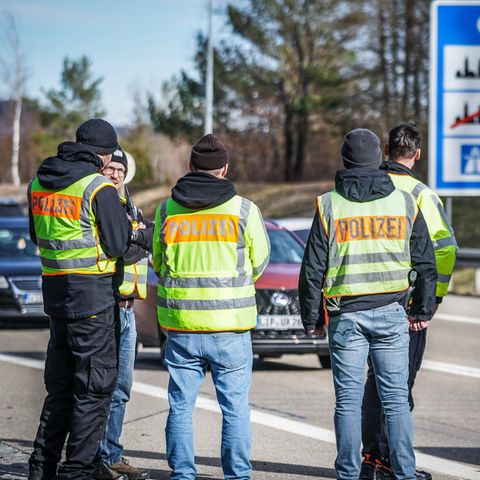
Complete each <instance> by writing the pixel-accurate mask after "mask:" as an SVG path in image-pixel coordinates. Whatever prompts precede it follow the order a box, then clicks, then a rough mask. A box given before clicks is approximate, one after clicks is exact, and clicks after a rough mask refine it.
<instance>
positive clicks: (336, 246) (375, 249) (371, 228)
mask: <svg viewBox="0 0 480 480" xmlns="http://www.w3.org/2000/svg"><path fill="white" fill-rule="evenodd" d="M318 211H319V215H320V219H321V221H322V223H323V226H324V228H325V231H326V232H327V234H328V241H329V258H328V269H327V272H326V275H325V281H324V287H323V289H324V294H325V297H341V296H350V295H369V294H374V293H387V292H395V291H402V290H406V289H407V288H408V273H409V272H410V270H411V266H410V237H411V234H412V228H413V223H414V221H415V217H416V214H417V208H416V206H415V203H414V199H413V198H412V196H411V195H410V194H408V193H406V192H402V191H401V190H394V191H393V192H392V193H391V194H390V195H389V196H388V197H385V198H381V199H378V200H374V201H371V202H364V203H357V202H350V201H348V200H346V199H345V198H344V197H342V196H341V195H339V194H338V193H337V192H335V191H333V192H329V193H326V194H325V195H322V196H321V197H318Z"/></svg>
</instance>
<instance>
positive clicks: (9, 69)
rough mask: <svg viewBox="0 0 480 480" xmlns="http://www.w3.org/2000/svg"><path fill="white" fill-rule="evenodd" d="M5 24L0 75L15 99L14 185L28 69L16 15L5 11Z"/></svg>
mask: <svg viewBox="0 0 480 480" xmlns="http://www.w3.org/2000/svg"><path fill="white" fill-rule="evenodd" d="M3 17H4V18H3V23H4V25H5V28H4V33H3V38H2V39H1V43H0V45H1V48H0V52H1V53H0V75H1V77H2V78H3V80H4V81H5V84H6V85H7V86H8V89H9V93H8V94H9V95H10V97H11V100H12V101H13V106H14V113H13V122H12V157H11V176H12V182H13V184H14V185H16V186H18V185H20V175H19V168H18V159H19V152H20V118H21V115H22V99H23V95H24V94H25V87H26V81H27V77H28V71H27V66H26V61H25V55H24V53H23V50H22V48H21V44H20V37H19V35H18V30H17V25H16V22H15V17H14V16H13V15H12V14H11V13H9V12H5V13H4V15H3Z"/></svg>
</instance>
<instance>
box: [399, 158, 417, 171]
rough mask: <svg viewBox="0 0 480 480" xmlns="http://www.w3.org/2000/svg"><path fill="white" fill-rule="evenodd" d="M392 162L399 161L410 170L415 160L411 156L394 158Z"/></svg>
mask: <svg viewBox="0 0 480 480" xmlns="http://www.w3.org/2000/svg"><path fill="white" fill-rule="evenodd" d="M394 162H397V163H400V164H401V165H403V166H404V167H407V168H409V169H410V170H412V169H413V167H414V165H415V160H414V159H413V158H398V159H396V160H394Z"/></svg>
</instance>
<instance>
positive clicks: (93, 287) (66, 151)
mask: <svg viewBox="0 0 480 480" xmlns="http://www.w3.org/2000/svg"><path fill="white" fill-rule="evenodd" d="M101 167H102V162H101V159H100V158H99V157H98V156H97V155H96V154H95V152H93V151H92V150H90V149H89V147H88V146H87V145H82V144H78V143H73V142H65V143H62V144H60V145H59V147H58V153H57V156H55V157H49V158H47V159H46V160H44V161H43V163H42V164H41V165H40V167H39V169H38V172H37V177H38V180H39V182H40V184H41V185H42V186H43V187H45V188H49V189H55V190H56V189H60V188H65V187H68V186H69V185H71V184H72V183H74V182H76V181H78V180H80V179H81V178H83V177H86V176H88V175H91V174H92V173H96V172H98V171H99V169H100V168H101ZM92 210H93V214H94V216H95V219H96V223H97V226H98V236H99V240H100V243H101V244H102V248H103V249H104V251H105V253H106V254H107V255H108V256H110V257H121V256H122V255H124V254H125V253H126V252H127V250H128V246H129V244H130V237H131V225H130V222H129V220H128V218H127V216H126V215H125V211H124V209H123V207H122V204H121V203H120V199H119V196H118V193H117V191H116V189H114V188H102V189H101V190H99V191H98V192H97V194H96V195H95V197H94V198H93V201H92ZM28 213H29V220H30V237H31V238H32V241H33V242H34V243H37V236H36V233H35V228H34V223H33V215H32V212H31V210H30V209H29V212H28ZM42 283H43V287H42V290H43V301H44V309H45V313H46V314H47V315H51V316H58V317H66V318H71V319H75V318H83V317H88V316H90V315H93V314H96V313H99V312H101V311H103V310H105V309H106V308H108V307H110V306H111V305H113V304H114V303H115V296H114V281H113V274H104V275H103V274H102V275H78V274H69V275H55V276H43V282H42Z"/></svg>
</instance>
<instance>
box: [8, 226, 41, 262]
mask: <svg viewBox="0 0 480 480" xmlns="http://www.w3.org/2000/svg"><path fill="white" fill-rule="evenodd" d="M38 254H39V253H38V248H37V246H36V245H35V244H34V243H33V242H32V241H31V240H30V235H29V233H28V228H22V227H8V228H5V227H0V258H3V259H12V260H14V259H16V260H22V259H24V260H29V259H32V258H34V257H38Z"/></svg>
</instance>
